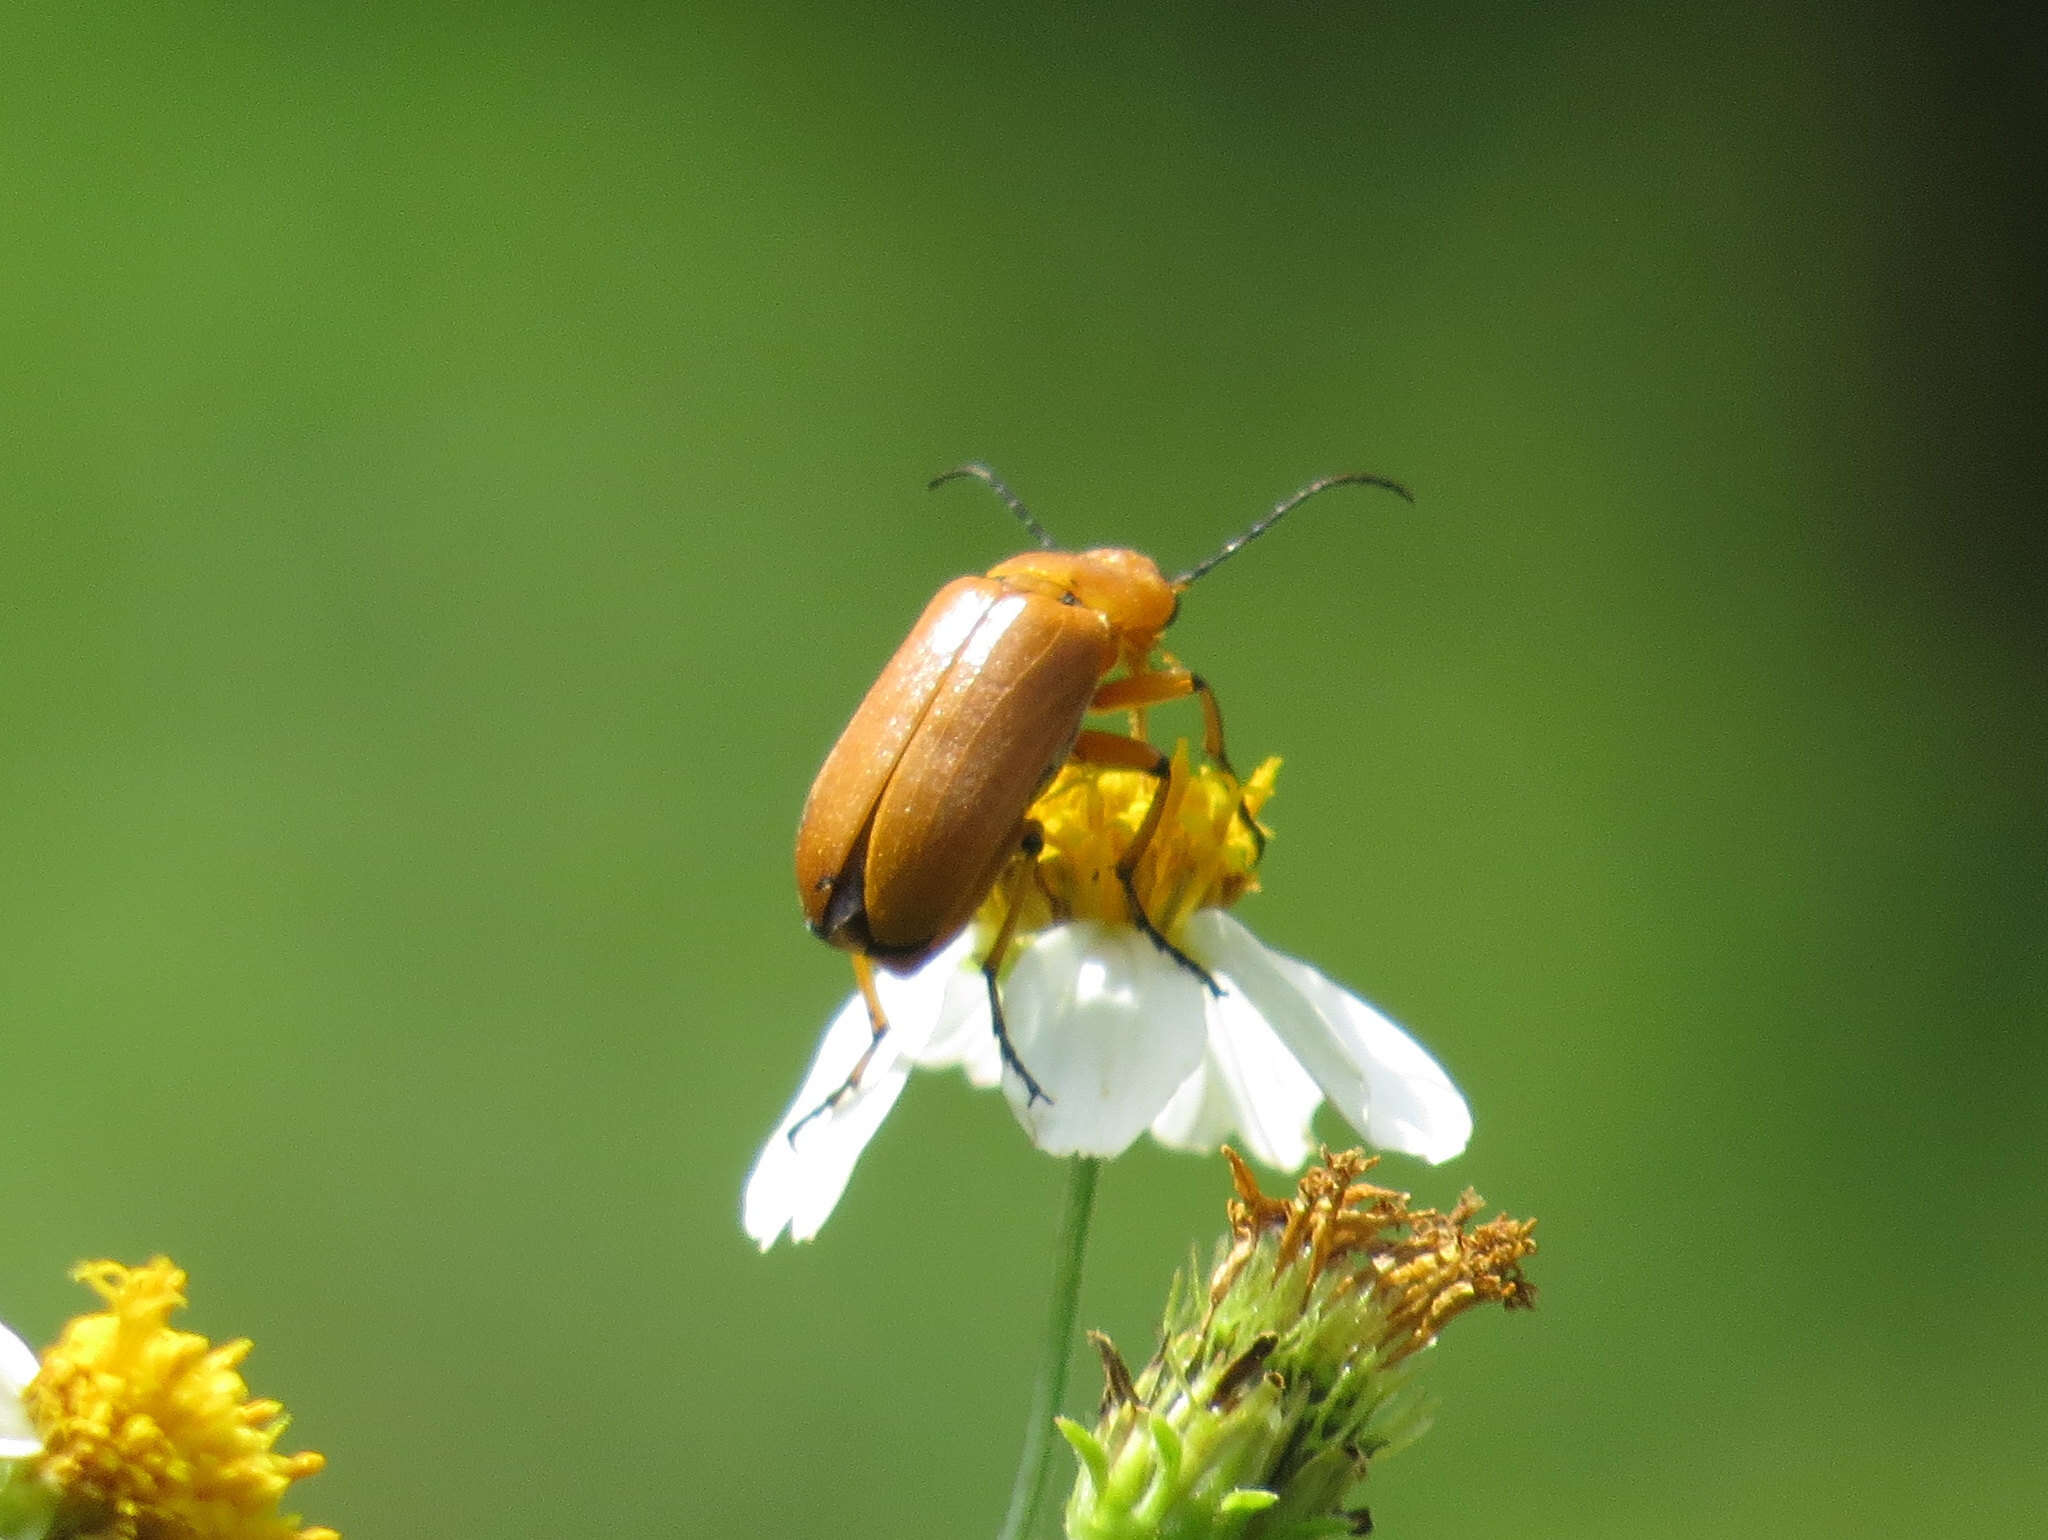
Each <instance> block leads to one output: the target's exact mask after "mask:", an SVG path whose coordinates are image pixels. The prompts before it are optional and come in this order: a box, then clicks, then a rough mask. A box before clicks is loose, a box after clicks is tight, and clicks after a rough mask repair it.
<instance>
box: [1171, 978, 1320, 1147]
mask: <svg viewBox="0 0 2048 1540" xmlns="http://www.w3.org/2000/svg"><path fill="white" fill-rule="evenodd" d="M1197 960H1198V961H1199V960H1201V959H1197ZM1208 1008H1209V1044H1208V1050H1207V1052H1206V1054H1205V1055H1204V1056H1203V1060H1202V1067H1201V1068H1200V1069H1198V1070H1196V1071H1195V1073H1194V1074H1192V1075H1190V1076H1189V1077H1188V1079H1187V1080H1186V1082H1185V1083H1183V1084H1182V1086H1181V1088H1180V1089H1179V1090H1178V1091H1176V1092H1174V1093H1173V1100H1172V1101H1170V1102H1168V1103H1167V1104H1166V1110H1165V1111H1164V1112H1162V1113H1160V1114H1159V1116H1158V1117H1157V1118H1155V1119H1153V1122H1152V1137H1153V1138H1155V1139H1157V1140H1158V1141H1159V1142H1160V1143H1161V1144H1164V1145H1166V1146H1168V1147H1169V1148H1171V1149H1176V1150H1192V1151H1195V1152H1197V1153H1205V1154H1214V1153H1215V1150H1216V1147H1217V1146H1218V1145H1220V1144H1224V1143H1228V1142H1232V1141H1234V1142H1236V1143H1237V1144H1239V1145H1241V1146H1243V1147H1244V1149H1245V1150H1246V1151H1247V1152H1248V1153H1249V1154H1250V1155H1251V1156H1252V1157H1253V1158H1254V1159H1256V1160H1259V1161H1261V1162H1263V1163H1264V1164H1266V1165H1269V1166H1272V1167H1273V1168H1274V1169H1276V1170H1280V1171H1292V1170H1294V1169H1295V1168H1296V1167H1298V1166H1299V1165H1300V1164H1301V1163H1302V1162H1303V1161H1305V1160H1306V1159H1308V1153H1309V1150H1310V1149H1311V1148H1313V1146H1314V1133H1313V1130H1312V1128H1311V1120H1312V1119H1313V1118H1314V1116H1315V1111H1316V1107H1317V1106H1318V1104H1320V1103H1321V1101H1322V1099H1323V1093H1322V1091H1321V1089H1320V1088H1319V1087H1318V1086H1317V1085H1316V1083H1315V1081H1314V1080H1312V1079H1311V1078H1309V1073H1308V1071H1307V1070H1305V1069H1303V1068H1302V1067H1301V1065H1300V1063H1299V1062H1298V1061H1297V1060H1296V1059H1295V1057H1294V1055H1293V1054H1291V1053H1289V1052H1288V1051H1287V1048H1286V1045H1285V1044H1283V1043H1282V1042H1281V1041H1280V1039H1279V1038H1277V1037H1275V1036H1274V1035H1273V1029H1272V1028H1271V1027H1269V1026H1267V1025H1266V1022H1265V1018H1264V1017H1262V1016H1260V1015H1259V1013H1258V1012H1257V1011H1255V1010H1254V1009H1252V1007H1251V1004H1250V1002H1249V1001H1247V1000H1246V999H1245V998H1244V996H1243V995H1241V994H1239V993H1238V992H1237V991H1236V990H1234V989H1226V990H1225V991H1224V993H1223V994H1222V995H1221V996H1220V997H1215V998H1212V999H1210V1001H1209V1003H1208Z"/></svg>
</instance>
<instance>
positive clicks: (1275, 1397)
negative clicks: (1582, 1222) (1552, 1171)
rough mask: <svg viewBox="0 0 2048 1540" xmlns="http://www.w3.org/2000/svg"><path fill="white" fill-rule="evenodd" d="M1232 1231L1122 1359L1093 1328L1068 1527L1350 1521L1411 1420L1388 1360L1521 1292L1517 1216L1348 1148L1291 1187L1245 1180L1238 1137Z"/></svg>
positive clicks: (1310, 1526)
mask: <svg viewBox="0 0 2048 1540" xmlns="http://www.w3.org/2000/svg"><path fill="white" fill-rule="evenodd" d="M1224 1153H1225V1154H1226V1155H1227V1156H1228V1157H1229V1160H1230V1163H1231V1169H1232V1173H1233V1177H1234V1180H1235V1184H1236V1188H1237V1197H1236V1198H1235V1199H1234V1200H1233V1201H1232V1202H1231V1203H1230V1205H1229V1213H1230V1234H1229V1236H1228V1237H1227V1238H1226V1240H1225V1241H1224V1243H1223V1245H1222V1246H1221V1247H1220V1248H1219V1250H1218V1254H1217V1260H1216V1264H1215V1267H1214V1269H1213V1271H1212V1272H1211V1274H1210V1277H1209V1283H1208V1287H1207V1289H1206V1290H1203V1289H1201V1288H1200V1287H1199V1285H1198V1284H1197V1283H1196V1282H1195V1279H1194V1274H1193V1273H1192V1271H1191V1272H1190V1273H1189V1274H1187V1275H1184V1276H1183V1277H1182V1278H1179V1279H1176V1280H1175V1287H1174V1292H1173V1295H1172V1297H1171V1298H1170V1299H1169V1302H1168V1305H1167V1311H1166V1320H1165V1326H1164V1329H1163V1331H1162V1333H1161V1338H1160V1346H1159V1349H1158V1351H1157V1352H1156V1353H1155V1354H1154V1355H1153V1357H1152V1359H1151V1361H1150V1362H1149V1363H1147V1364H1146V1365H1145V1366H1144V1367H1143V1368H1142V1369H1141V1370H1139V1371H1138V1372H1137V1373H1135V1374H1133V1373H1132V1372H1131V1370H1130V1369H1129V1367H1128V1366H1127V1365H1126V1364H1125V1362H1124V1360H1123V1358H1122V1356H1121V1355H1120V1354H1119V1353H1118V1352H1117V1350H1116V1348H1115V1347H1114V1345H1112V1344H1111V1342H1110V1340H1109V1339H1108V1338H1107V1337H1104V1336H1101V1335H1100V1334H1096V1335H1094V1337H1093V1340H1094V1342H1095V1344H1096V1347H1097V1349H1098V1351H1099V1352H1100V1353H1101V1355H1102V1360H1103V1368H1104V1372H1105V1376H1106V1379H1107V1387H1106V1389H1105V1392H1104V1395H1103V1402H1102V1414H1101V1419H1100V1421H1099V1422H1098V1423H1097V1424H1096V1426H1095V1428H1094V1429H1093V1430H1092V1431H1091V1430H1088V1429H1084V1428H1082V1427H1080V1426H1079V1425H1077V1424H1075V1423H1071V1422H1067V1421H1065V1420H1062V1422H1061V1424H1060V1429H1061V1431H1062V1432H1063V1433H1064V1434H1065V1435H1066V1437H1067V1440H1068V1442H1069V1443H1071V1444H1072V1445H1073V1447H1074V1451H1075V1453H1076V1454H1077V1455H1078V1456H1079V1458H1080V1465H1081V1469H1080V1473H1079V1476H1078V1479H1077V1480H1076V1482H1075V1486H1074V1492H1073V1496H1072V1498H1071V1499H1070V1500H1069V1502H1068V1505H1067V1533H1068V1535H1069V1536H1070V1537H1071V1540H1141V1537H1142V1540H1208V1537H1225V1536H1233V1537H1243V1540H1308V1537H1311V1536H1326V1535H1345V1534H1354V1533H1362V1532H1363V1530H1362V1527H1361V1526H1363V1525H1364V1524H1365V1523H1367V1522H1368V1521H1367V1520H1366V1517H1365V1514H1364V1512H1363V1510H1362V1509H1359V1508H1357V1507H1356V1506H1355V1505H1354V1502H1353V1491H1352V1489H1353V1488H1354V1487H1356V1486H1357V1485H1358V1483H1359V1481H1360V1480H1361V1479H1362V1478H1363V1477H1364V1476H1365V1473H1366V1468H1367V1464H1368V1462H1369V1461H1370V1460H1371V1459H1372V1458H1373V1456H1374V1455H1376V1454H1380V1453H1383V1452H1385V1451H1386V1450H1387V1449H1389V1448H1391V1447H1392V1446H1393V1445H1394V1444H1395V1443H1396V1442H1398V1441H1401V1440H1403V1439H1405V1438H1407V1437H1412V1436H1413V1435H1414V1434H1415V1433H1417V1432H1419V1431H1420V1428H1419V1426H1417V1423H1418V1418H1419V1413H1418V1411H1417V1409H1416V1407H1415V1405H1414V1401H1413V1398H1412V1396H1409V1395H1404V1394H1402V1392H1403V1390H1404V1387H1405V1382H1406V1376H1405V1375H1404V1374H1403V1372H1402V1368H1403V1365H1404V1364H1406V1362H1407V1361H1408V1360H1409V1359H1410V1358H1411V1357H1413V1355H1414V1354H1415V1353H1417V1352H1418V1351H1420V1350H1421V1349H1422V1348H1425V1347H1427V1346H1429V1345H1430V1344H1431V1343H1433V1342H1434V1341H1435V1340H1436V1338H1437V1334H1438V1333H1439V1332H1440V1331H1442V1330H1443V1328H1444V1326H1445V1325H1446V1324H1447V1323H1448V1322H1449V1321H1451V1320H1452V1319H1453V1318H1454V1317H1456V1316H1458V1315H1460V1314H1462V1313H1464V1312H1465V1311H1467V1310H1469V1309H1471V1308H1472V1307H1473V1306H1475V1305H1481V1304H1488V1303H1493V1302H1498V1303H1500V1304H1502V1305H1504V1306H1506V1307H1507V1308H1509V1309H1519V1308H1526V1307H1528V1306H1529V1305H1532V1304H1533V1303H1534V1302H1535V1291H1534V1289H1533V1288H1532V1287H1531V1285H1530V1284H1529V1283H1528V1282H1527V1281H1526V1280H1525V1279H1524V1278H1523V1276H1522V1270H1521V1262H1522V1258H1524V1257H1525V1256H1527V1255H1528V1254H1529V1253H1530V1252H1532V1251H1534V1250H1535V1249H1536V1243H1535V1241H1534V1240H1533V1239H1532V1238H1531V1236H1530V1231H1531V1230H1532V1229H1533V1227H1534V1223H1535V1222H1534V1221H1533V1220H1516V1219H1508V1218H1505V1217H1502V1218H1497V1219H1493V1220H1490V1221H1488V1222H1487V1223H1485V1224H1482V1225H1477V1226H1475V1225H1473V1223H1472V1220H1473V1219H1474V1217H1475V1216H1476V1215H1477V1213H1478V1211H1479V1206H1480V1203H1479V1198H1478V1197H1477V1195H1476V1194H1473V1193H1471V1192H1469V1191H1468V1192H1467V1193H1466V1194H1465V1195H1464V1196H1463V1197H1462V1198H1461V1199H1459V1201H1458V1204H1457V1206H1456V1207H1455V1208H1453V1209H1452V1210H1451V1211H1450V1212H1449V1213H1440V1212H1438V1211H1437V1210H1435V1209H1418V1208H1411V1207H1410V1206H1409V1200H1408V1195H1407V1194H1406V1193H1402V1192H1396V1191H1394V1190H1393V1189H1391V1188H1386V1187H1377V1186H1373V1185H1372V1184H1370V1183H1367V1182H1363V1181H1361V1180H1359V1178H1360V1177H1361V1176H1362V1175H1363V1174H1364V1173H1365V1172H1366V1171H1367V1170H1368V1169H1370V1168H1371V1166H1372V1165H1373V1163H1374V1162H1373V1159H1372V1158H1371V1157H1369V1156H1367V1155H1366V1154H1365V1153H1364V1152H1363V1151H1360V1150H1353V1151H1350V1152H1348V1153H1346V1154H1340V1155H1332V1154H1329V1153H1328V1152H1327V1151H1326V1152H1325V1153H1324V1157H1323V1160H1324V1163H1323V1164H1322V1165H1318V1166H1316V1167H1313V1168H1312V1169H1311V1170H1309V1171H1308V1172H1307V1174H1305V1175H1304V1176H1303V1177H1302V1179H1301V1182H1300V1184H1299V1186H1298V1188H1297V1189H1296V1192H1295V1195H1294V1196H1293V1197H1292V1198H1271V1197H1267V1196H1266V1195H1265V1194H1264V1193H1262V1192H1260V1191H1259V1187H1258V1183H1257V1182H1256V1181H1255V1180H1254V1178H1253V1176H1252V1174H1251V1172H1250V1170H1249V1169H1248V1168H1247V1167H1246V1166H1245V1164H1244V1162H1243V1161H1242V1160H1240V1159H1239V1158H1238V1157H1237V1154H1236V1152H1235V1151H1231V1150H1226V1151H1225V1152H1224Z"/></svg>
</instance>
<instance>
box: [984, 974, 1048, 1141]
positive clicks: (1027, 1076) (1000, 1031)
mask: <svg viewBox="0 0 2048 1540" xmlns="http://www.w3.org/2000/svg"><path fill="white" fill-rule="evenodd" d="M981 976H982V977H983V978H984V979H986V980H987V981H988V1019H989V1025H990V1026H992V1027H994V1028H995V1034H996V1051H997V1052H999V1053H1000V1054H1001V1055H1002V1056H1003V1065H1004V1067H1005V1068H1007V1069H1013V1070H1015V1071H1016V1072H1017V1078H1018V1079H1019V1080H1021V1081H1023V1082H1024V1106H1025V1110H1027V1111H1029V1110H1030V1108H1031V1107H1032V1106H1033V1105H1035V1104H1036V1103H1038V1102H1044V1103H1045V1104H1046V1106H1048V1107H1050V1106H1051V1105H1052V1098H1051V1097H1050V1096H1047V1095H1046V1094H1045V1088H1044V1087H1043V1086H1041V1085H1040V1084H1039V1083H1038V1082H1037V1081H1036V1080H1035V1079H1033V1078H1032V1075H1031V1071H1030V1070H1028V1069H1026V1068H1025V1067H1024V1061H1023V1060H1022V1059H1020V1058H1018V1057H1017V1050H1016V1049H1015V1048H1014V1047H1012V1046H1011V1044H1010V1029H1009V1028H1008V1027H1006V1026H1005V1025H1003V998H1002V995H1001V993H1000V992H999V991H998V990H997V988H996V970H995V965H994V964H993V963H992V962H989V963H983V964H982V967H981Z"/></svg>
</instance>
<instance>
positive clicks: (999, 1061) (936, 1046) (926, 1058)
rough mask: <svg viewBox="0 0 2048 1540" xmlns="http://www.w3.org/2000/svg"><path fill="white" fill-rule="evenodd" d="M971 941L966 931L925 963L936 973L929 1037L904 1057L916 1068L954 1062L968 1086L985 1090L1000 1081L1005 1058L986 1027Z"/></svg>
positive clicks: (984, 996)
mask: <svg viewBox="0 0 2048 1540" xmlns="http://www.w3.org/2000/svg"><path fill="white" fill-rule="evenodd" d="M974 943H975V937H974V933H973V932H972V931H971V930H969V931H966V932H964V933H962V935H961V936H960V938H959V939H958V940H957V941H955V942H954V943H953V944H952V945H951V946H949V947H947V948H946V950H945V951H944V952H941V953H940V954H939V955H938V956H937V957H934V958H933V959H932V960H931V962H930V963H928V964H926V969H927V970H936V971H932V978H933V979H934V980H935V981H936V982H937V985H938V991H939V993H938V1004H937V1007H936V1010H935V1011H934V1018H935V1019H934V1022H933V1026H932V1033H931V1036H930V1037H929V1038H928V1039H927V1040H926V1041H925V1043H924V1045H923V1046H922V1047H921V1048H919V1049H917V1050H916V1051H915V1052H908V1051H906V1053H905V1055H904V1056H905V1057H906V1058H908V1059H910V1060H911V1061H912V1062H913V1063H915V1064H916V1065H917V1066H918V1068H920V1069H948V1068H951V1067H952V1066H953V1065H956V1064H957V1065H959V1066H960V1068H961V1069H962V1070H964V1071H966V1074H967V1078H968V1080H969V1081H970V1082H971V1083H972V1084H974V1085H977V1086H980V1087H981V1088H982V1089H983V1090H986V1089H988V1087H990V1086H992V1085H994V1084H995V1083H996V1082H997V1081H998V1080H1000V1079H1002V1078H1003V1058H1002V1054H1001V1052H1000V1051H999V1050H998V1049H997V1047H996V1034H995V1029H994V1028H993V1027H991V1026H990V1025H989V1019H988V984H987V982H986V981H985V980H984V979H983V978H982V976H981V969H980V968H978V967H976V966H975V963H974ZM942 959H943V960H944V963H943V967H942V966H941V960H942ZM920 977H922V974H920Z"/></svg>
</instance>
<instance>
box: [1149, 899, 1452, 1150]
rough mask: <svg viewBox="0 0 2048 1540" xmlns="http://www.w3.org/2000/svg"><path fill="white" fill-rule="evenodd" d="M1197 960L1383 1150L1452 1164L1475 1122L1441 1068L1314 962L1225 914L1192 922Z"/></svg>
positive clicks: (1210, 913)
mask: <svg viewBox="0 0 2048 1540" xmlns="http://www.w3.org/2000/svg"><path fill="white" fill-rule="evenodd" d="M1188 941H1189V944H1190V946H1191V947H1193V948H1194V955H1195V956H1197V957H1198V958H1200V959H1201V960H1202V962H1203V963H1204V964H1205V965H1206V966H1207V967H1209V969H1210V970H1211V971H1212V972H1215V973H1217V974H1219V975H1221V976H1223V977H1225V978H1227V979H1229V981H1230V982H1231V984H1232V985H1234V986H1235V987H1236V988H1237V989H1239V990H1241V991H1242V992H1243V994H1244V997H1245V998H1246V999H1247V1000H1248V1001H1249V1002H1250V1003H1251V1005H1252V1006H1253V1007H1255V1008H1256V1009H1257V1010H1258V1012H1259V1013H1260V1014H1261V1015H1262V1016H1264V1017H1265V1019H1266V1022H1267V1023H1268V1025H1270V1026H1271V1027H1272V1028H1273V1030H1274V1031H1275V1032H1277V1033H1278V1034H1279V1036H1280V1039H1281V1041H1282V1042H1284V1043H1285V1044H1286V1045H1287V1046H1288V1047H1289V1048H1290V1049H1292V1050H1293V1051H1294V1055H1295V1057H1296V1058H1298V1059H1299V1060H1300V1061H1301V1064H1302V1067H1303V1068H1305V1069H1306V1070H1307V1071H1308V1072H1309V1073H1310V1074H1311V1075H1313V1076H1314V1077H1315V1080H1316V1083H1317V1084H1318V1085H1320V1086H1321V1087H1322V1088H1323V1094H1324V1095H1326V1096H1328V1097H1329V1099H1330V1101H1331V1103H1332V1104H1333V1105H1334V1106H1335V1107H1336V1108H1337V1110H1338V1111H1339V1112H1341V1113H1343V1115H1344V1117H1345V1120H1346V1121H1347V1122H1349V1123H1350V1124H1351V1126H1352V1127H1353V1128H1355V1129H1356V1130H1357V1131H1358V1132H1359V1133H1360V1134H1362V1135H1363V1136H1364V1137H1365V1138H1366V1139H1367V1140H1369V1141H1370V1142H1372V1143H1373V1144H1375V1145H1378V1146H1379V1147H1380V1148H1381V1149H1386V1150H1398V1151H1400V1152H1401V1153H1403V1154H1407V1155H1419V1156H1421V1157H1422V1158H1423V1159H1424V1160H1427V1161H1429V1162H1430V1163H1431V1164H1432V1165H1434V1164H1438V1163H1441V1162H1443V1161H1446V1160H1449V1159H1450V1158H1451V1157H1452V1156H1453V1155H1456V1154H1457V1153H1458V1152H1459V1151H1461V1150H1462V1149H1464V1148H1465V1145H1466V1142H1467V1141H1468V1140H1469V1139H1470V1138H1471V1137H1472V1114H1471V1112H1470V1110H1469V1109H1468V1108H1467V1107H1466V1105H1465V1098H1464V1097H1462V1096H1461V1095H1459V1094H1458V1088H1457V1087H1456V1086H1454V1085H1453V1084H1451V1079H1450V1076H1448V1075H1446V1074H1445V1073H1444V1071H1443V1068H1442V1066H1440V1065H1439V1064H1438V1063H1437V1062H1436V1060H1435V1059H1433V1058H1431V1057H1430V1056H1429V1053H1428V1052H1427V1051H1426V1050H1425V1049H1424V1048H1423V1047H1422V1045H1421V1044H1420V1043H1417V1042H1416V1041H1415V1039H1413V1038H1412V1037H1410V1036H1409V1035H1408V1034H1407V1033H1406V1032H1403V1031H1402V1030H1401V1029H1400V1028H1399V1027H1397V1026H1395V1025H1394V1023H1393V1022H1391V1021H1389V1020H1388V1019H1387V1018H1386V1017H1385V1016H1383V1015H1381V1014H1380V1013H1379V1012H1378V1011H1376V1010H1374V1009H1373V1008H1372V1007H1371V1006H1369V1005H1367V1004H1366V1003H1365V1002H1364V1001H1363V1000H1361V999H1359V998H1358V997H1357V996H1356V995H1353V994H1351V993H1350V992H1349V991H1348V990H1345V989H1343V988H1341V987H1339V986H1338V985H1336V984H1334V983H1332V982H1331V981H1330V980H1329V979H1327V978H1325V977H1324V976H1323V975H1322V974H1320V973H1318V972H1317V971H1316V970H1315V969H1314V968H1311V967H1310V966H1309V965H1308V964H1307V963H1304V962H1300V961H1298V960H1296V959H1295V958H1292V957H1288V956H1286V955H1285V954H1284V953H1280V952H1275V951H1273V950H1271V949H1270V948H1269V947H1267V946H1266V945H1265V944H1264V943H1262V942H1261V941H1260V940H1259V939H1258V938H1257V937H1256V936H1254V935H1253V934H1252V933H1251V932H1250V931H1248V930H1246V929H1245V928H1244V926H1242V925H1241V924H1239V923H1238V922H1237V921H1236V920H1235V919H1233V918H1232V917H1231V916H1230V915H1228V914H1226V913H1224V912H1223V911H1222V910H1220V909H1205V910H1203V911H1201V912H1200V913H1199V914H1197V915H1195V916H1194V918H1193V919H1191V920H1190V921H1189V922H1188Z"/></svg>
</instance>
